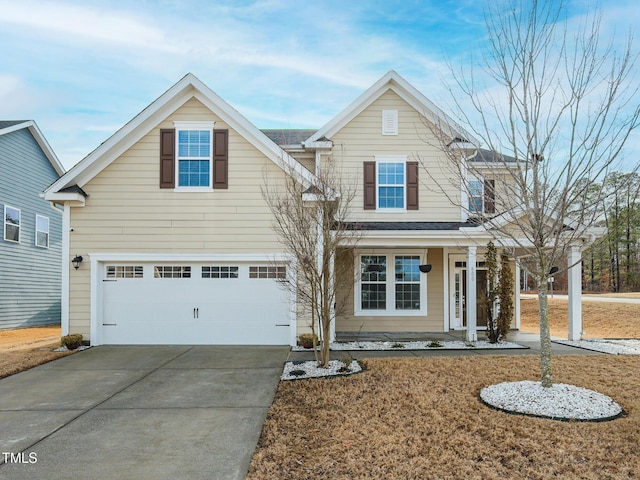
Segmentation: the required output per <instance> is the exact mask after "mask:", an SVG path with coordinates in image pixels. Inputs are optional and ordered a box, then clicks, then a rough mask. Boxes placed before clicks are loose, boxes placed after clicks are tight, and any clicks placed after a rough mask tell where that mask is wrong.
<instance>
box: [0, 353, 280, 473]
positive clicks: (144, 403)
mask: <svg viewBox="0 0 640 480" xmlns="http://www.w3.org/2000/svg"><path fill="white" fill-rule="evenodd" d="M288 350H289V349H288V348H287V347H220V346H197V347H189V346H174V347H171V346H127V347H106V346H103V347H94V348H91V349H89V350H86V351H83V352H78V353H76V354H74V355H71V356H68V357H65V358H63V359H60V360H57V361H55V362H52V363H49V364H46V365H42V366H40V367H37V368H33V369H31V370H28V371H26V372H22V373H19V374H17V375H13V376H10V377H7V378H5V379H2V380H0V479H12V480H14V479H15V480H19V479H36V478H46V479H53V480H55V479H63V478H64V479H80V478H92V479H100V480H102V479H118V480H121V479H154V480H156V479H172V480H175V479H200V478H202V479H224V480H227V479H229V480H233V479H244V478H245V476H246V473H247V469H248V466H249V462H250V460H251V456H252V454H253V451H254V449H255V447H256V444H257V441H258V439H259V436H260V433H261V431H262V425H263V423H264V420H265V418H266V415H267V412H268V410H269V408H270V406H271V403H272V401H273V397H274V394H275V391H276V388H277V385H278V382H279V379H280V375H281V373H282V366H283V364H284V362H285V360H286V358H287V353H288ZM10 454H14V455H10Z"/></svg>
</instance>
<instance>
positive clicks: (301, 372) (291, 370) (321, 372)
mask: <svg viewBox="0 0 640 480" xmlns="http://www.w3.org/2000/svg"><path fill="white" fill-rule="evenodd" d="M345 367H346V365H345V363H344V362H342V361H340V360H330V361H329V367H328V368H320V367H318V363H317V362H316V361H315V360H308V361H295V362H287V363H285V364H284V370H283V371H282V376H281V377H280V378H281V379H282V380H298V379H301V378H318V377H336V376H343V375H352V374H354V373H358V372H361V371H362V367H361V366H360V364H359V363H358V362H357V361H356V360H353V361H352V362H351V364H350V365H349V366H348V367H346V368H345Z"/></svg>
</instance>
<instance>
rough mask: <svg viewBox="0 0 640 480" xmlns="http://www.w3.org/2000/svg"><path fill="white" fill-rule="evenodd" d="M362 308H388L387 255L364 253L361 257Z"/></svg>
mask: <svg viewBox="0 0 640 480" xmlns="http://www.w3.org/2000/svg"><path fill="white" fill-rule="evenodd" d="M360 278H361V290H360V308H361V309H362V310H386V308H387V284H386V282H387V257H386V256H384V255H362V256H361V257H360Z"/></svg>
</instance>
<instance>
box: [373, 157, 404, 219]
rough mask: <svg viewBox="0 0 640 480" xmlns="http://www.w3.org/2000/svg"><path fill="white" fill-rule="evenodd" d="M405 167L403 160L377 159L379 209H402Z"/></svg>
mask: <svg viewBox="0 0 640 480" xmlns="http://www.w3.org/2000/svg"><path fill="white" fill-rule="evenodd" d="M405 167H406V163H405V162H404V161H402V162H397V161H396V162H392V161H378V162H377V163H376V170H377V171H376V177H377V178H376V180H377V192H378V195H377V197H378V208H379V209H400V210H403V209H404V207H405V185H406V182H405Z"/></svg>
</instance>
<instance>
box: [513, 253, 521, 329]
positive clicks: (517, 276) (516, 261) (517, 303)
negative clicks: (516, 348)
mask: <svg viewBox="0 0 640 480" xmlns="http://www.w3.org/2000/svg"><path fill="white" fill-rule="evenodd" d="M515 264H516V268H515V269H514V270H515V271H516V272H515V276H516V278H515V283H514V285H515V286H516V301H515V307H516V308H515V314H516V330H520V262H518V259H517V258H516V260H515Z"/></svg>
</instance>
